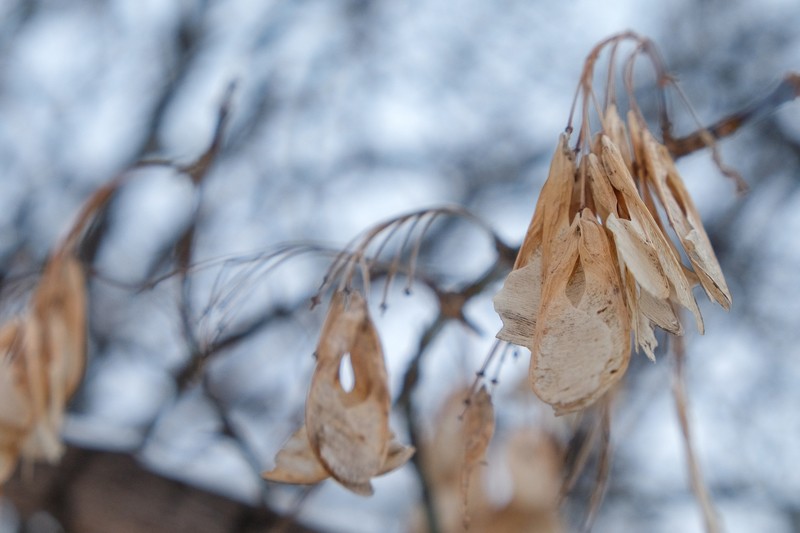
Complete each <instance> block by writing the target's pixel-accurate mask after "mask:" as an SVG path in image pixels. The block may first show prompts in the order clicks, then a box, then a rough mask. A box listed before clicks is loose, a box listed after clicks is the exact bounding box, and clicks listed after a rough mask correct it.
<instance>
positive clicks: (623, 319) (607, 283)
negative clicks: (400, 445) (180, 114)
mask: <svg viewBox="0 0 800 533" xmlns="http://www.w3.org/2000/svg"><path fill="white" fill-rule="evenodd" d="M560 252H561V253H560V254H559V256H558V260H557V262H556V264H555V265H554V269H553V272H552V273H551V274H550V275H549V277H547V278H546V279H545V282H544V288H543V290H542V306H541V312H540V314H539V320H538V322H537V325H536V334H535V336H534V340H533V347H532V350H531V353H532V357H531V368H530V379H531V384H532V387H533V390H534V392H536V394H537V395H538V396H539V397H540V398H541V399H542V400H544V401H545V402H547V403H549V404H550V405H552V406H553V408H554V409H555V411H556V414H564V413H568V412H572V411H576V410H579V409H582V408H584V407H586V406H588V405H590V404H591V403H593V402H594V401H596V400H597V399H598V398H600V397H601V396H602V395H603V394H605V392H606V391H607V390H608V389H609V388H611V386H613V385H614V383H616V382H617V380H618V379H619V378H620V377H622V375H623V373H624V371H625V369H626V368H627V365H628V360H629V358H630V319H629V317H628V313H627V308H626V306H625V301H624V296H623V294H622V290H621V282H620V278H619V272H618V271H617V270H615V268H614V264H615V263H614V261H613V259H612V257H611V248H610V246H609V243H608V239H607V237H606V233H605V230H603V228H602V226H600V224H599V223H598V222H597V220H596V219H595V217H594V215H593V214H592V213H591V212H589V211H588V210H585V211H584V212H583V213H581V214H579V215H577V216H576V217H575V220H574V221H573V223H572V225H571V226H570V232H569V234H568V235H567V240H566V241H564V243H563V246H562V248H561V250H560Z"/></svg>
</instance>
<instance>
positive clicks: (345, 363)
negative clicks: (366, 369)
mask: <svg viewBox="0 0 800 533" xmlns="http://www.w3.org/2000/svg"><path fill="white" fill-rule="evenodd" d="M355 382H356V380H355V376H354V375H353V362H352V361H351V360H350V353H346V354H344V355H343V356H342V361H341V362H340V363H339V384H340V385H341V386H342V389H344V391H345V392H350V391H352V390H353V387H354V386H355V384H356V383H355Z"/></svg>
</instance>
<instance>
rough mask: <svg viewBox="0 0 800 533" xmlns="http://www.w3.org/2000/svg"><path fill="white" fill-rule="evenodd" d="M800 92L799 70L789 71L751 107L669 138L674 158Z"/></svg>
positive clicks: (767, 113) (720, 135)
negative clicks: (685, 133)
mask: <svg viewBox="0 0 800 533" xmlns="http://www.w3.org/2000/svg"><path fill="white" fill-rule="evenodd" d="M798 96H800V74H797V73H789V74H787V75H786V77H785V78H784V79H783V81H781V83H780V84H779V85H778V86H777V87H775V89H773V90H772V92H770V93H769V94H768V95H766V96H765V97H763V98H761V99H760V100H758V101H756V102H754V103H753V104H751V105H749V106H748V107H746V108H744V109H742V110H741V111H738V112H736V113H733V114H732V115H729V116H727V117H725V118H723V119H721V120H719V121H717V122H715V123H714V124H712V125H711V126H708V127H707V128H703V129H701V130H698V131H696V132H694V133H691V134H689V135H687V136H685V137H679V138H677V139H667V140H666V144H667V148H668V149H669V151H670V153H671V154H672V156H673V157H674V158H676V159H677V158H679V157H683V156H685V155H689V154H691V153H694V152H696V151H697V150H702V149H703V148H706V147H707V146H708V144H709V136H710V138H711V139H714V140H716V139H722V138H723V137H727V136H729V135H732V134H734V133H736V132H737V131H738V130H739V128H741V127H742V126H743V125H744V124H746V123H748V122H753V121H755V120H759V119H761V118H764V117H766V116H768V115H770V114H772V113H774V112H775V111H776V110H777V109H778V108H779V107H780V106H781V105H783V104H785V103H787V102H790V101H792V100H794V99H795V98H797V97H798Z"/></svg>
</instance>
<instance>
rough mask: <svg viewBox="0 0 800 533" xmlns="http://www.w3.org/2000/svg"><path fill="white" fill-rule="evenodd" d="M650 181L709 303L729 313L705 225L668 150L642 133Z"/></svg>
mask: <svg viewBox="0 0 800 533" xmlns="http://www.w3.org/2000/svg"><path fill="white" fill-rule="evenodd" d="M643 136H644V142H643V145H644V154H645V164H646V168H647V175H648V178H649V179H650V180H651V182H652V183H653V188H654V189H655V191H656V194H657V195H658V198H659V200H660V201H661V204H662V205H663V206H664V210H665V211H666V213H667V218H668V219H669V222H670V225H671V226H672V228H673V229H674V230H675V234H676V235H677V236H678V239H679V240H680V242H681V244H682V245H683V249H684V250H685V251H686V255H687V257H688V258H689V261H690V262H691V264H692V267H693V268H694V272H695V274H697V276H698V278H699V280H700V284H701V285H702V286H703V289H704V290H705V291H706V293H707V294H708V297H709V299H710V300H712V301H715V302H717V303H718V304H719V305H721V306H722V307H723V308H724V309H726V310H727V309H730V306H731V295H730V291H729V290H728V285H727V284H726V282H725V276H724V275H723V274H722V269H721V268H720V266H719V262H718V261H717V257H716V255H715V254H714V250H713V248H712V247H711V242H710V241H709V239H708V235H707V234H706V231H705V228H704V227H703V222H702V220H701V219H700V215H699V213H698V212H697V208H696V207H695V205H694V202H692V199H691V197H690V196H689V192H688V191H687V190H686V187H685V185H684V184H683V180H682V179H681V177H680V174H679V173H678V170H677V169H676V168H675V163H674V161H673V160H672V157H671V156H670V155H669V151H668V150H667V149H666V147H665V146H663V145H662V144H660V143H659V142H658V141H656V140H655V138H653V136H652V134H651V133H650V132H649V131H646V130H645V131H644V132H643Z"/></svg>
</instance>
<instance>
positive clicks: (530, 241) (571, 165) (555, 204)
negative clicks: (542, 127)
mask: <svg viewBox="0 0 800 533" xmlns="http://www.w3.org/2000/svg"><path fill="white" fill-rule="evenodd" d="M568 140H569V137H568V136H567V134H565V133H564V134H562V135H561V137H559V140H558V146H557V147H556V151H555V153H554V154H553V160H552V162H551V163H550V172H549V174H548V176H547V180H546V181H545V182H544V186H542V191H541V192H540V193H539V199H538V200H537V202H536V208H535V210H534V212H533V217H532V218H531V222H530V225H529V226H528V231H527V232H526V234H525V239H524V240H523V241H522V246H521V247H520V250H519V254H517V260H516V262H515V263H514V269H515V270H516V269H518V268H522V267H524V266H525V265H526V264H528V261H529V260H530V258H531V257H532V255H533V253H534V252H535V250H536V249H537V248H539V247H542V250H543V257H544V263H543V264H544V265H545V267H546V265H547V262H548V261H549V257H550V247H551V245H552V243H553V242H557V241H558V239H560V233H561V232H562V231H563V230H564V229H565V228H567V227H568V226H569V206H570V202H571V201H572V186H573V183H574V181H575V158H574V157H573V153H572V151H571V150H570V148H569V145H568V144H567V141H568Z"/></svg>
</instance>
